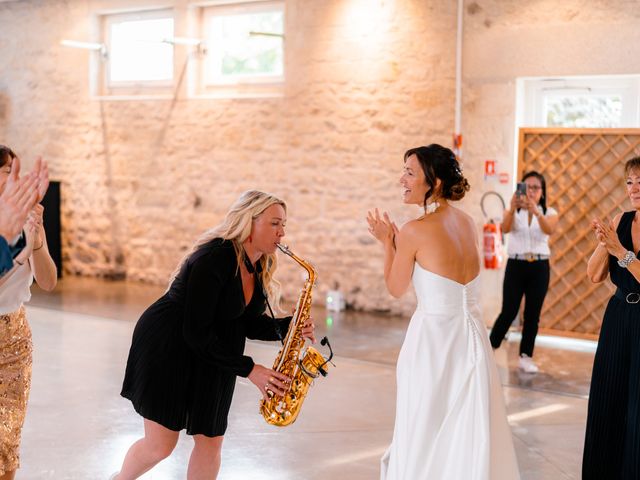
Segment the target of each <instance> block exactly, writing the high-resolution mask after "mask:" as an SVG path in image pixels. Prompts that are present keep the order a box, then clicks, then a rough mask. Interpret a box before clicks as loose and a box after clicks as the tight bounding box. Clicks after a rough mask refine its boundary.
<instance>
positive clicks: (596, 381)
mask: <svg viewBox="0 0 640 480" xmlns="http://www.w3.org/2000/svg"><path fill="white" fill-rule="evenodd" d="M625 178H626V184H627V194H628V196H629V200H630V201H631V206H632V207H633V210H632V211H630V212H624V213H621V214H618V215H617V216H616V217H615V218H614V219H613V222H610V223H605V222H602V221H600V220H594V221H593V229H594V231H595V235H596V238H597V239H598V242H599V244H598V247H597V248H596V250H595V252H594V253H593V255H592V256H591V258H590V259H589V265H588V267H587V273H588V275H589V278H590V279H591V281H592V282H594V283H597V282H602V281H604V280H606V278H607V277H608V276H610V277H611V281H612V282H613V283H614V285H615V286H616V287H617V290H616V291H615V293H614V295H613V296H612V297H611V300H609V303H608V305H607V308H606V310H605V313H604V319H603V320H602V328H601V330H600V338H599V340H598V348H597V350H596V355H595V359H594V363H593V376H592V379H591V391H590V394H589V411H588V414H587V432H586V437H585V445H584V456H583V460H582V478H583V479H585V480H587V479H589V480H591V479H593V480H603V479H606V480H623V479H624V480H635V479H638V478H640V261H638V251H639V250H640V213H638V212H640V157H636V158H633V159H631V160H629V161H628V162H627V163H626V165H625Z"/></svg>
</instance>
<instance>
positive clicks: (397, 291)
mask: <svg viewBox="0 0 640 480" xmlns="http://www.w3.org/2000/svg"><path fill="white" fill-rule="evenodd" d="M387 290H388V291H389V294H390V295H391V296H392V297H393V298H400V297H401V296H402V295H404V292H405V290H406V288H399V287H398V286H395V285H389V284H387Z"/></svg>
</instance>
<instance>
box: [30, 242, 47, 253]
mask: <svg viewBox="0 0 640 480" xmlns="http://www.w3.org/2000/svg"><path fill="white" fill-rule="evenodd" d="M42 247H44V240H42V243H41V244H40V246H39V247H38V248H34V249H33V250H31V251H32V252H35V251H36V250H40V249H41V248H42Z"/></svg>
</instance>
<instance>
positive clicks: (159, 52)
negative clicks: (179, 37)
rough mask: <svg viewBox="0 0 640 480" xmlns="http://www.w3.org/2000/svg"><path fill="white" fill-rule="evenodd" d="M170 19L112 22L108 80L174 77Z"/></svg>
mask: <svg viewBox="0 0 640 480" xmlns="http://www.w3.org/2000/svg"><path fill="white" fill-rule="evenodd" d="M172 37H173V19H172V18H157V19H149V20H131V21H123V22H118V23H113V24H111V28H110V45H109V63H110V68H109V80H110V82H141V81H142V82H144V81H159V80H171V79H172V78H173V46H172V45H171V44H168V43H162V40H163V39H165V38H172Z"/></svg>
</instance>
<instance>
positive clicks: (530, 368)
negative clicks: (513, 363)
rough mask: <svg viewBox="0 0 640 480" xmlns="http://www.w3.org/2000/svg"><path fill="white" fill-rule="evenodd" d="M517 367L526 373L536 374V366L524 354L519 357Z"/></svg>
mask: <svg viewBox="0 0 640 480" xmlns="http://www.w3.org/2000/svg"><path fill="white" fill-rule="evenodd" d="M518 366H519V367H520V370H522V371H524V372H526V373H538V366H537V365H536V364H535V363H533V360H532V358H531V357H530V356H528V355H525V354H524V353H523V354H522V355H520V360H519V361H518Z"/></svg>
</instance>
